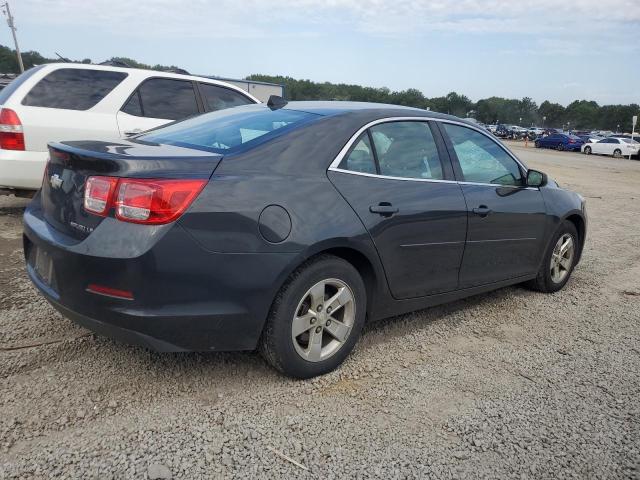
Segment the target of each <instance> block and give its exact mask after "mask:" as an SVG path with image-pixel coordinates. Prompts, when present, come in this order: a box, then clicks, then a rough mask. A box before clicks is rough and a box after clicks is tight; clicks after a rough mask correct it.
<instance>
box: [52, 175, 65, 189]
mask: <svg viewBox="0 0 640 480" xmlns="http://www.w3.org/2000/svg"><path fill="white" fill-rule="evenodd" d="M62 182H63V180H62V179H61V178H60V176H59V175H58V174H57V173H54V174H53V175H51V178H49V183H50V184H51V188H60V187H61V186H62Z"/></svg>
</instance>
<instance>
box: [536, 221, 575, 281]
mask: <svg viewBox="0 0 640 480" xmlns="http://www.w3.org/2000/svg"><path fill="white" fill-rule="evenodd" d="M579 248H580V246H579V243H578V231H577V230H576V227H575V225H574V224H573V223H571V222H570V221H568V220H565V221H564V222H562V224H561V225H560V227H559V228H558V230H556V233H555V234H554V236H553V238H552V239H551V242H550V244H549V246H548V247H547V250H546V251H545V254H544V259H543V260H542V265H541V266H540V270H539V271H538V276H537V277H536V278H535V279H534V280H531V281H530V282H528V284H527V285H528V286H529V287H530V288H532V289H533V290H538V291H539V292H545V293H553V292H557V291H558V290H560V289H562V287H564V286H565V285H566V284H567V282H568V281H569V277H571V273H572V272H573V268H574V267H575V264H576V261H577V260H578V254H579Z"/></svg>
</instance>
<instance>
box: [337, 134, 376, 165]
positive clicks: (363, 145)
mask: <svg viewBox="0 0 640 480" xmlns="http://www.w3.org/2000/svg"><path fill="white" fill-rule="evenodd" d="M338 168H341V169H343V170H349V171H351V172H361V173H376V161H375V158H374V156H373V148H371V142H370V141H369V134H368V133H367V132H364V133H363V134H362V135H360V137H358V140H356V143H355V144H354V146H353V147H352V148H351V152H349V155H347V156H346V157H345V158H344V159H343V160H342V161H341V162H340V165H339V166H338Z"/></svg>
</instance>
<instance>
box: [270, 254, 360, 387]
mask: <svg viewBox="0 0 640 480" xmlns="http://www.w3.org/2000/svg"><path fill="white" fill-rule="evenodd" d="M366 305H367V300H366V289H365V286H364V282H363V281H362V278H361V277H360V274H359V273H358V271H357V270H356V269H355V268H354V267H353V265H351V264H350V263H349V262H347V261H345V260H343V259H341V258H338V257H335V256H333V255H322V256H320V257H317V258H316V259H314V260H312V261H310V262H307V263H305V264H303V265H302V266H301V267H299V268H298V269H297V270H296V271H295V272H294V273H293V274H292V275H291V276H290V277H289V279H288V281H287V282H286V283H285V285H284V286H283V287H282V289H281V290H280V292H279V293H278V295H277V296H276V299H275V300H274V302H273V305H272V307H271V311H270V313H269V317H268V319H267V323H266V325H265V328H264V331H263V333H262V338H261V341H260V351H261V353H262V355H263V357H264V358H265V359H266V360H267V362H269V363H270V364H271V365H272V366H273V367H274V368H276V369H277V370H279V371H280V372H282V373H284V374H285V375H288V376H291V377H295V378H310V377H315V376H317V375H323V374H325V373H328V372H330V371H332V370H334V369H335V368H336V367H338V366H339V365H340V364H341V363H342V362H343V361H344V359H345V358H346V357H347V356H348V355H349V353H350V352H351V350H353V347H354V345H355V344H356V342H357V340H358V337H359V336H360V332H361V331H362V327H363V325H364V321H365V316H366Z"/></svg>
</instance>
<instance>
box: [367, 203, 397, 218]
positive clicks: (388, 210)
mask: <svg viewBox="0 0 640 480" xmlns="http://www.w3.org/2000/svg"><path fill="white" fill-rule="evenodd" d="M369 211H370V212H371V213H378V214H380V215H382V216H383V217H390V216H391V215H393V214H394V213H398V211H399V210H398V208H397V207H394V206H393V205H391V204H390V203H389V202H380V203H379V204H378V205H370V206H369Z"/></svg>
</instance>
